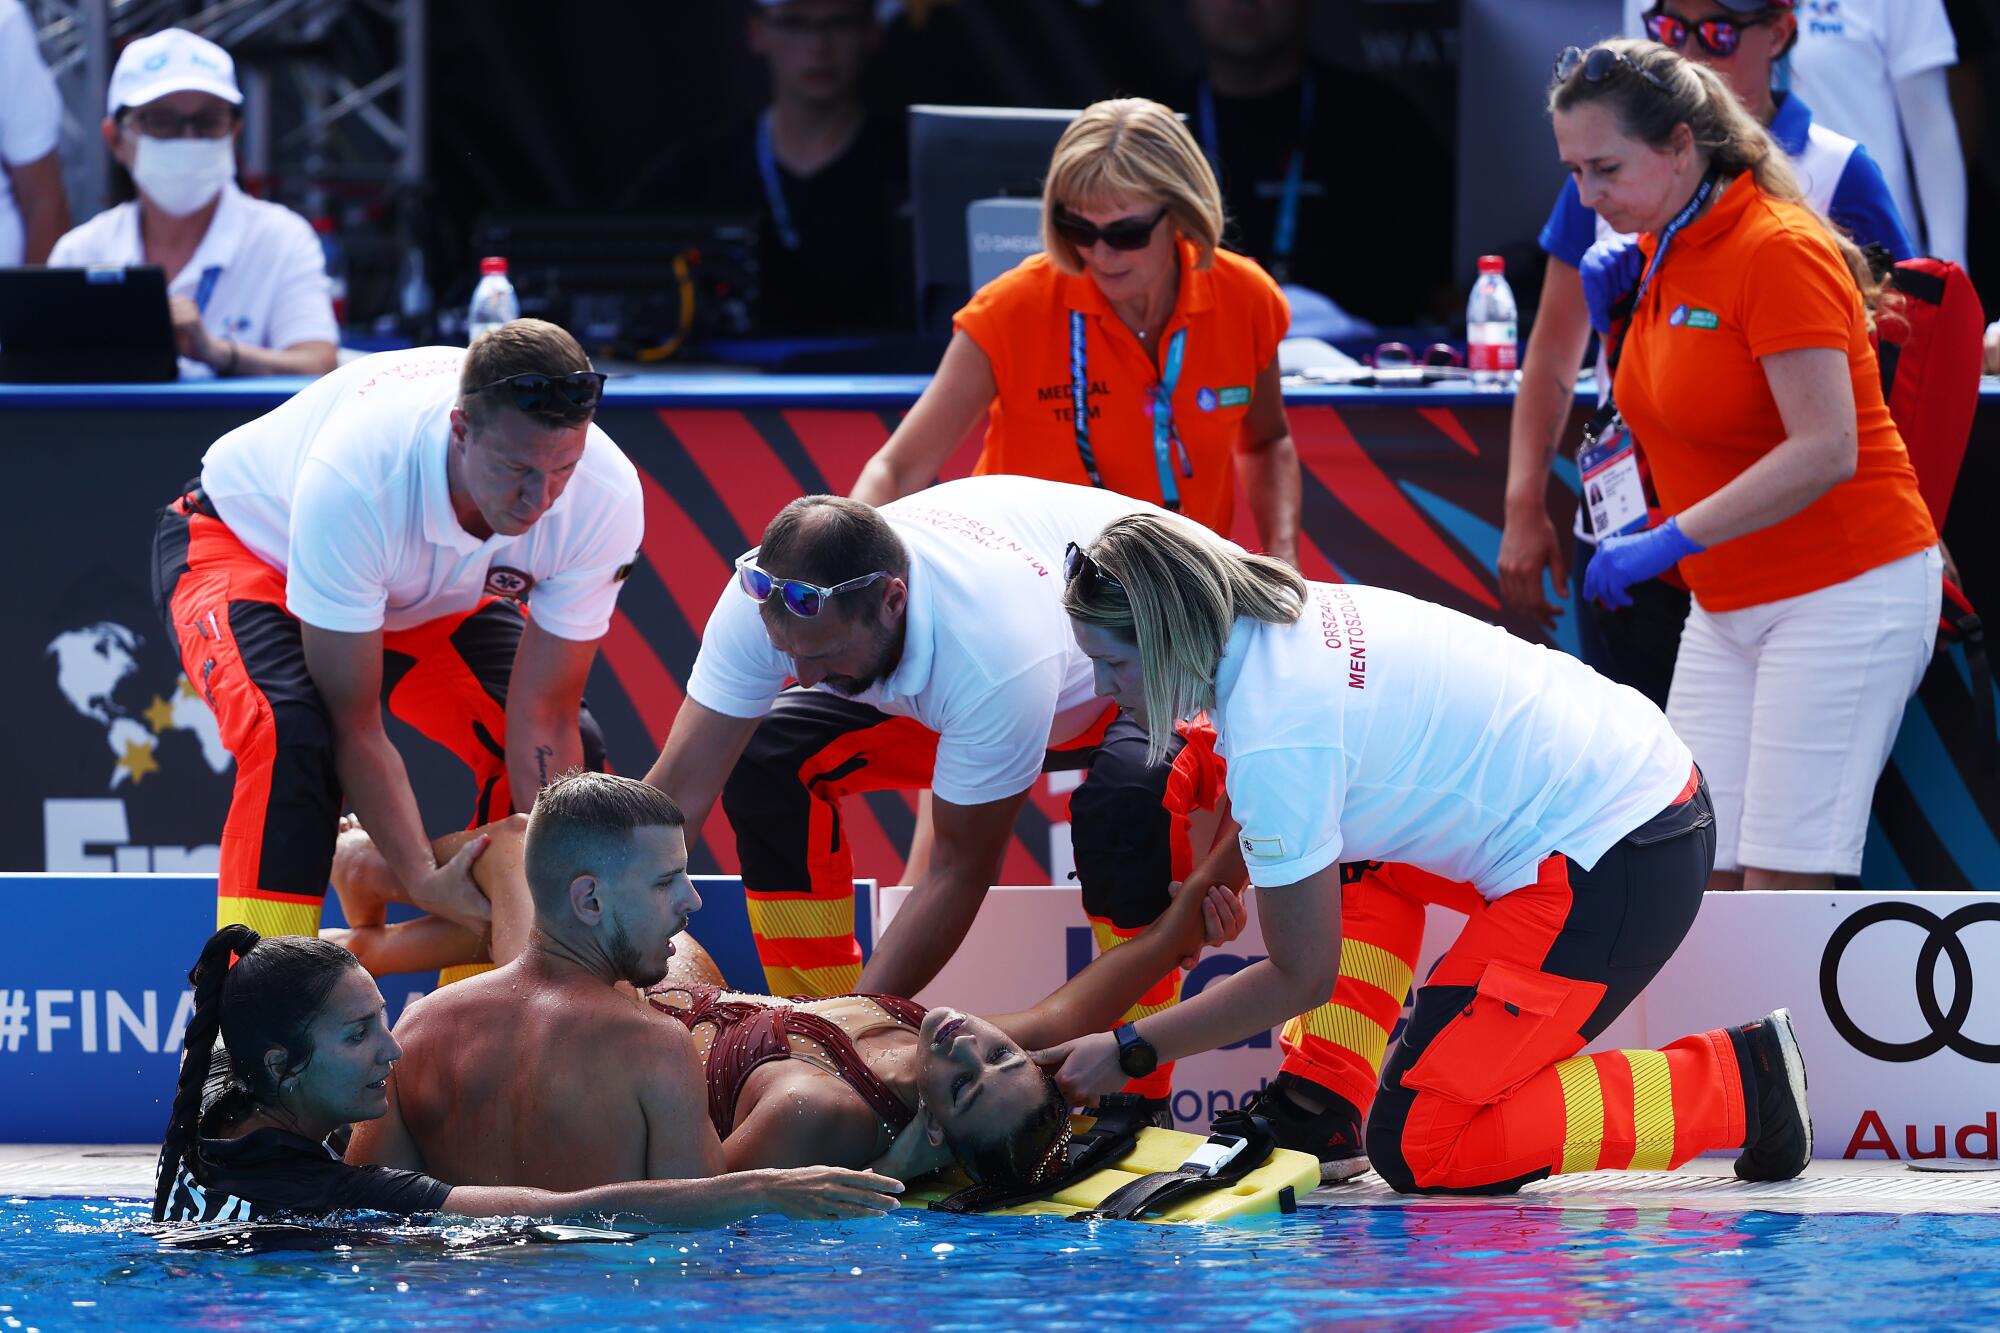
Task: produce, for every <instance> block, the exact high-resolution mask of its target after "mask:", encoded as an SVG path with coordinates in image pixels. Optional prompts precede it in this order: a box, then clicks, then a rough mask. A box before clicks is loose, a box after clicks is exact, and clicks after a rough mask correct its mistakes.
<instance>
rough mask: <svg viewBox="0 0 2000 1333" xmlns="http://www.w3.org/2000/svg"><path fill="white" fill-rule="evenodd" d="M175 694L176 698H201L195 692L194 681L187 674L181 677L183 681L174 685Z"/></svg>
mask: <svg viewBox="0 0 2000 1333" xmlns="http://www.w3.org/2000/svg"><path fill="white" fill-rule="evenodd" d="M174 695H175V697H176V698H186V699H199V698H200V697H201V696H200V695H198V694H196V693H195V692H194V683H193V682H192V681H190V680H189V679H188V678H187V677H186V676H185V675H183V676H182V677H181V683H180V684H178V685H176V686H174Z"/></svg>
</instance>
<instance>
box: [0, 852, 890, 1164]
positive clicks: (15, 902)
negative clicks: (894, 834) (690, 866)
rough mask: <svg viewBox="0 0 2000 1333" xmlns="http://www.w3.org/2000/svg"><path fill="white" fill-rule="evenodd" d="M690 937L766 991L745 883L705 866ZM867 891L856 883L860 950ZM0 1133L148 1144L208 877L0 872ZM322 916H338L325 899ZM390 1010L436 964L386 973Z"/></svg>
mask: <svg viewBox="0 0 2000 1333" xmlns="http://www.w3.org/2000/svg"><path fill="white" fill-rule="evenodd" d="M695 886H696V888H697V889H698V890H699V891H700V893H701V897H702V903H703V906H702V910H701V912H700V913H699V915H697V916H696V918H695V921H694V924H693V926H692V927H691V929H692V932H693V934H694V935H695V937H696V938H697V939H699V940H700V941H701V942H702V945H703V947H705V948H706V949H707V950H708V951H709V953H710V954H712V955H713V956H714V958H715V961H716V965H717V966H719V967H720V968H721V969H722V972H723V975H724V976H725V977H727V978H728V979H729V982H730V984H731V985H733V986H738V987H741V988H743V989H745V990H754V991H761V990H763V989H764V974H763V969H762V968H761V966H760V965H759V964H758V962H757V952H756V948H755V946H754V945H753V943H752V941H751V938H750V922H749V918H748V916H747V915H746V914H745V912H744V908H743V892H742V887H743V886H742V881H741V880H738V879H735V878H730V877H721V876H701V877H698V878H697V879H696V881H695ZM870 906H871V904H870V895H869V894H868V893H867V892H865V891H861V892H857V893H856V894H855V917H856V926H857V929H858V930H859V932H860V936H861V940H862V943H863V947H864V948H865V947H866V946H867V944H868V942H869V941H870V940H871V938H872V936H873V934H874V932H873V930H872V928H871V925H872V923H871V921H870ZM0 919H4V920H6V921H7V923H8V926H9V929H8V930H7V931H6V932H5V934H4V935H0V1086H3V1087H5V1089H6V1091H7V1095H6V1097H5V1098H4V1099H0V1143H156V1142H158V1141H159V1138H160V1135H161V1133H162V1132H163V1131H164V1130H165V1128H166V1122H167V1113H168V1111H169V1110H170V1109H171V1107H172V1103H173V1096H174V1082H175V1079H176V1076H177V1073H178V1071H179V1068H180V1065H179V1058H180V1045H181V1037H182V1034H183V1033H184V1032H185V1031H186V1029H187V1021H188V1017H189V1015H190V1014H191V1013H192V1011H193V1005H194V993H193V991H192V990H190V989H189V987H188V984H187V973H188V969H189V968H190V967H192V966H193V965H194V960H195V957H196V955H197V954H198V953H199V952H200V950H201V946H202V942H203V941H204V940H206V939H207V938H208V936H209V935H210V933H211V932H212V931H213V930H214V928H215V927H214V922H215V877H214V876H213V875H117V874H106V875H52V874H0ZM326 924H327V925H330V926H332V925H339V924H341V920H340V909H339V902H338V900H337V899H336V898H335V897H334V896H333V895H331V894H329V895H328V896H327V907H326ZM380 980H381V987H382V996H383V998H384V999H385V1000H386V1001H387V1002H388V1006H389V1013H390V1016H391V1017H392V1018H394V1017H396V1016H399V1015H400V1014H401V1013H402V1012H403V1009H404V1007H405V1006H406V1005H408V1004H409V1002H410V1001H411V1000H413V999H415V998H416V997H417V996H420V995H423V994H426V993H427V992H429V991H431V990H433V989H434V988H435V987H436V985H437V975H436V974H435V973H429V974H417V975H410V976H395V977H383V978H381V979H380Z"/></svg>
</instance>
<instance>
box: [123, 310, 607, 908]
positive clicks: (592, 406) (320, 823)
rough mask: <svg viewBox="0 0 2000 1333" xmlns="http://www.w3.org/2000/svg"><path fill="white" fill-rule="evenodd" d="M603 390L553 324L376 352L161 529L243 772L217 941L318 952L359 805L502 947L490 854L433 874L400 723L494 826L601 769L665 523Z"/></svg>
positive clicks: (190, 495) (263, 434)
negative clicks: (230, 934) (608, 415)
mask: <svg viewBox="0 0 2000 1333" xmlns="http://www.w3.org/2000/svg"><path fill="white" fill-rule="evenodd" d="M603 386H604V376H603V375H601V374H598V373H597V372H595V371H594V370H592V369H591V366H590V361H589V359H588V358H587V357H586V356H585V355H584V353H583V349H582V348H581V347H579V346H578V345H577V343H576V341H575V339H573V338H571V337H570V336H569V335H568V334H567V333H565V332H564V331H563V330H561V329H559V328H557V327H556V326H555V325H553V324H547V323H543V322H542V321H540V320H527V319H524V320H515V321H513V322H512V323H509V324H505V325H502V326H501V327H500V328H498V329H495V330H493V331H491V332H489V333H487V334H484V335H482V336H481V337H480V338H478V339H476V340H475V341H474V342H473V345H472V346H471V348H470V349H461V348H455V347H423V348H417V349H414V350H411V351H403V352H385V353H382V354H380V355H377V356H371V357H364V358H362V359H361V360H359V361H355V362H353V363H351V364H349V365H347V366H344V367H342V368H341V369H339V370H336V371H335V372H333V373H332V374H331V375H328V376H326V377H325V378H324V379H321V380H319V381H317V382H316V383H314V384H312V385H310V386H308V387H307V388H306V389H304V390H303V391H301V392H300V393H299V394H298V395H297V396H296V397H294V398H292V399H291V400H289V401H288V402H286V403H284V404H283V405H282V406H280V407H278V408H276V409H274V410H273V411H271V412H268V413H266V414H265V415H264V416H262V417H259V418H258V419H257V420H255V421H252V422H249V423H248V424H246V425H243V426H240V427H238V428H237V429H235V430H233V431H231V432H230V433H229V434H227V435H224V436H223V437H222V438H221V439H220V440H218V441H216V443H215V444H214V445H213V446H211V447H210V449H209V450H208V453H207V454H206V455H205V456H204V457H203V459H202V467H201V474H200V477H199V478H198V479H197V480H195V481H193V482H190V483H189V484H188V485H187V486H186V487H185V488H184V493H183V494H182V495H181V496H180V497H179V498H178V499H176V500H174V501H173V502H172V503H171V504H169V505H168V506H167V507H166V508H165V509H164V510H163V511H162V512H161V515H160V521H159V527H158V530H157V533H156V536H155V539H154V571H153V572H154V592H155V600H156V604H157V608H158V610H159V612H160V614H161V616H162V617H163V619H164V620H165V622H166V625H167V628H168V631H169V633H170V634H171V635H172V636H173V639H174V641H175V643H176V644H177V646H178V648H179V651H180V657H181V664H182V667H183V669H184V670H185V671H186V674H187V680H188V683H189V685H190V686H191V687H192V688H193V689H194V690H195V691H197V692H199V693H200V694H201V695H202V696H203V698H204V699H205V700H206V702H207V703H208V705H209V707H210V708H211V709H212V710H213V712H214V713H215V716H216V720H217V722H218V724H219V726H220V729H221V735H222V741H223V744H224V745H225V746H226V747H227V748H228V750H229V752H230V754H231V755H233V756H234V757H235V760H236V777H235V790H234V793H233V795H232V797H231V801H230V809H229V816H228V821H227V823H226V824H225V825H224V827H223V831H222V838H221V843H222V858H221V871H220V877H219V884H218V888H219V895H220V896H219V900H218V904H217V913H216V916H217V922H218V924H219V925H229V924H234V923H238V922H240V923H243V924H246V925H249V926H251V927H252V928H254V929H255V930H257V931H258V932H259V933H260V934H264V935H313V934H315V933H317V931H318V929H319V915H320V905H321V898H322V896H323V895H324V893H325V891H326V885H327V880H328V875H329V872H330V869H331V865H332V860H333V851H334V841H335V838H336V836H337V823H338V820H339V817H340V814H341V808H342V803H343V797H345V800H346V802H347V803H348V804H349V805H350V806H351V807H352V809H353V811H354V812H355V814H357V815H358V816H359V817H360V819H361V822H362V823H363V824H364V825H365V826H366V827H367V829H368V832H369V834H370V836H371V837H372V838H373V840H374V842H375V844H376V846H377V847H378V848H380V849H381V851H382V853H383V856H384V857H385V858H386V859H387V861H388V864H389V866H390V868H391V869H392V870H393V871H394V872H395V875H396V877H397V879H398V880H400V882H401V885H402V887H403V889H404V890H405V892H406V894H407V897H408V899H409V901H411V902H413V903H415V904H416V905H417V906H420V907H422V908H424V909H425V910H427V911H429V912H431V913H433V914H434V915H438V916H443V917H446V918H448V919H451V920H454V921H457V922H459V923H460V924H462V925H467V926H470V927H471V928H473V929H475V930H478V929H483V928H485V926H486V925H487V923H488V919H489V916H490V908H489V906H488V904H487V902H486V899H485V897H484V895H482V894H481V893H480V891H479V890H478V888H477V887H476V886H475V885H474V884H473V882H472V879H471V865H472V862H473V860H474V859H476V858H477V856H478V855H479V853H480V852H481V851H482V850H484V847H485V839H484V838H483V837H482V838H475V839H473V840H472V841H470V842H468V843H467V844H466V845H465V847H464V848H463V849H462V850H461V851H460V852H459V853H458V855H456V856H454V857H452V858H451V859H450V860H449V861H447V862H446V863H445V864H443V865H439V864H438V863H437V862H436V861H435V859H434V858H433V857H432V854H431V845H430V841H429V839H428V838H427V837H426V835H425V831H424V828H423V826H422V823H421V821H420V817H419V814H418V809H417V802H416V797H415V795H414V793H413V792H412V791H411V788H410V782H409V777H408V774H407V773H406V772H405V770H404V767H403V761H402V759H401V757H400V756H399V755H398V754H397V751H396V749H395V746H394V745H393V744H392V743H391V742H390V740H389V736H388V733H387V730H386V729H385V726H384V718H383V712H384V709H385V707H386V709H387V711H388V712H390V713H393V714H394V715H396V716H397V717H398V718H400V719H402V720H403V721H404V722H406V723H408V724H409V725H411V726H413V727H415V728H416V729H417V730H418V731H420V732H422V733H423V734H424V735H425V736H427V737H429V738H430V739H431V740H433V741H436V742H437V743H438V744H440V745H443V746H444V747H445V748H446V749H448V750H450V751H452V752H453V753H454V754H455V755H456V756H458V758H459V759H460V761H461V762H463V763H464V764H465V765H466V767H467V768H468V769H470V770H471V773H472V777H473V779H474V782H475V792H476V798H475V801H476V809H475V811H474V812H473V813H474V817H473V819H472V821H471V822H472V823H474V824H481V823H485V822H488V821H490V820H495V819H501V818H504V817H505V816H506V815H507V814H508V813H509V812H510V811H513V810H523V811H525V810H527V809H528V808H529V807H531V806H532V805H533V804H534V799H535V796H536V794H537V793H538V792H539V791H540V790H541V788H542V787H543V786H545V785H546V784H547V783H548V782H549V781H550V780H552V779H553V778H555V777H557V776H558V775H560V774H562V773H563V772H565V771H567V770H569V769H572V768H586V767H587V768H602V767H603V743H602V739H601V737H599V735H598V732H597V728H596V724H595V723H594V722H593V721H592V720H591V719H590V716H589V713H588V710H587V709H585V708H584V706H583V702H582V699H583V683H584V679H585V677H586V676H587V675H588V674H589V671H590V664H591V662H592V660H593V659H594V657H595V656H596V652H597V644H598V641H599V640H600V639H601V638H602V637H603V636H604V632H605V630H606V629H607V628H608V627H609V624H610V620H611V611H612V606H613V603H614V602H615V601H616V599H617V596H618V590H619V587H620V584H621V582H622V580H623V578H624V576H625V573H626V572H627V570H629V568H630V566H631V562H632V560H633V558H634V556H635V554H636V553H637V551H638V547H639V538H640V535H641V531H642V529H643V526H644V513H643V509H642V505H641V499H640V492H639V479H638V473H637V471H636V470H635V469H634V468H633V466H632V464H631V463H630V462H629V461H628V460H627V459H626V458H625V456H624V455H623V454H622V453H620V452H619V450H618V447H617V446H616V445H615V444H613V443H612V442H611V440H610V438H609V437H608V436H607V435H605V433H604V432H603V431H602V430H600V429H598V428H597V426H596V425H594V424H593V422H592V418H593V416H594V415H595V413H596V410H597V405H598V400H599V398H600V396H601V394H602V391H603ZM350 924H351V925H369V924H380V923H379V922H351V923H350Z"/></svg>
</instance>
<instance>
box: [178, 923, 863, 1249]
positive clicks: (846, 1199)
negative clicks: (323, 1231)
mask: <svg viewBox="0 0 2000 1333" xmlns="http://www.w3.org/2000/svg"><path fill="white" fill-rule="evenodd" d="M188 980H189V981H190V982H192V983H193V985H194V988H195V1005H194V1015H193V1017H192V1018H191V1019H190V1020H189V1022H188V1027H187V1038H186V1044H185V1047H184V1054H183V1056H182V1060H181V1077H180V1085H179V1088H178V1089H177V1092H176V1095H175V1097H174V1109H173V1117H172V1119H171V1120H170V1121H169V1122H168V1124H167V1134H166V1142H165V1144H164V1146H163V1147H162V1148H161V1150H160V1167H159V1177H158V1186H157V1190H156V1193H155V1195H154V1199H153V1217H154V1219H155V1220H156V1221H173V1222H217V1221H261V1220H263V1219H265V1218H268V1217H272V1216H275V1215H278V1214H323V1213H329V1212H338V1211H343V1210H347V1209H368V1210H373V1211H380V1212H391V1213H455V1214H458V1215H460V1216H466V1217H510V1216H530V1217H552V1216H563V1215H573V1214H592V1215H601V1214H609V1213H635V1214H638V1215H641V1216H643V1217H646V1218H648V1219H650V1220H652V1221H655V1222H661V1223H667V1224H678V1225H685V1226H708V1225H717V1224H721V1223H725V1222H732V1221H735V1220H737V1219H739V1218H742V1217H746V1216H749V1215H751V1214H753V1213H760V1212H782V1213H785V1214H788V1215H789V1216H792V1217H800V1218H833V1217H868V1216H873V1215H875V1214H876V1213H880V1212H886V1211H888V1210H889V1209H891V1208H894V1207H895V1203H896V1201H895V1199H894V1198H893V1197H892V1194H893V1192H894V1191H896V1190H897V1189H898V1188H899V1187H898V1186H896V1185H895V1184H894V1182H892V1181H889V1180H885V1179H883V1178H882V1177H880V1176H873V1175H869V1174H866V1173H862V1172H855V1171H845V1170H836V1169H829V1168H812V1169H808V1170H802V1171H747V1172H740V1173H736V1174H733V1175H727V1176H719V1177H716V1178H715V1179H713V1180H662V1181H639V1182H634V1183H631V1184H622V1185H606V1186H602V1187H600V1188H597V1189H589V1190H579V1191H576V1192H573V1193H564V1194H559V1193H554V1192H551V1191H548V1190H539V1189H527V1188H517V1187H513V1186H468V1185H458V1186H454V1185H450V1184H447V1183H445V1182H443V1181H440V1180H434V1179H432V1178H431V1177H429V1176H426V1175H423V1174H422V1173H420V1172H415V1171H396V1170H391V1169H388V1168H386V1167H379V1166H349V1165H347V1164H346V1163H344V1162H342V1161H341V1160H340V1154H339V1153H338V1151H336V1150H335V1149H334V1147H333V1146H332V1145H331V1143H330V1142H329V1140H330V1139H332V1137H333V1136H334V1135H335V1134H336V1132H337V1131H339V1130H340V1129H341V1128H342V1127H344V1126H346V1125H349V1124H352V1123H354V1122H357V1121H363V1120H373V1119H375V1118H377V1117H379V1116H381V1115H382V1114H383V1113H384V1112H385V1111H386V1110H387V1109H388V1091H387V1082H388V1078H389V1071H390V1069H391V1067H393V1066H394V1064H395V1063H396V1061H397V1060H398V1059H400V1058H401V1057H402V1048H401V1047H399V1046H398V1045H397V1044H396V1039H395V1038H394V1037H393V1036H391V1035H390V1033H389V1027H388V1024H387V1023H386V1022H385V1021H384V1018H383V1012H382V1008H383V1006H382V995H381V992H380V991H378V990H377V989H376V988H375V982H374V980H373V979H372V978H371V977H370V976H369V975H368V973H367V972H366V971H364V970H363V969H362V967H361V965H360V964H359V963H358V962H356V961H355V959H354V956H353V955H352V954H350V953H348V952H347V951H346V950H345V949H342V948H341V947H340V946H338V945H336V944H332V943H329V942H327V941H324V940H316V939H301V938H297V937H277V938H272V939H262V938H260V937H259V936H258V934H257V932H256V931H254V930H251V929H250V928H249V927H247V926H226V927H224V928H223V929H221V930H219V931H217V932H216V933H215V934H214V935H213V936H212V937H210V939H209V941H208V944H207V945H206V947H204V948H203V949H202V952H201V959H200V961H198V962H197V963H196V964H195V966H194V970H193V971H192V972H190V973H189V974H188ZM218 1036H220V1037H221V1038H222V1039H223V1041H224V1043H225V1044H226V1045H227V1047H228V1049H227V1051H226V1052H223V1053H222V1061H223V1063H224V1069H223V1070H222V1071H221V1072H222V1073H223V1075H224V1078H225V1082H224V1086H223V1088H222V1090H221V1093H220V1095H219V1096H217V1097H215V1098H214V1099H213V1100H212V1102H210V1104H209V1105H208V1106H207V1107H206V1109H204V1107H203V1101H204V1090H205V1087H206V1085H207V1084H208V1082H209V1078H210V1075H211V1072H213V1071H212V1065H213V1063H214V1061H213V1059H212V1053H213V1052H214V1051H215V1046H216V1038H217V1037H218Z"/></svg>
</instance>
